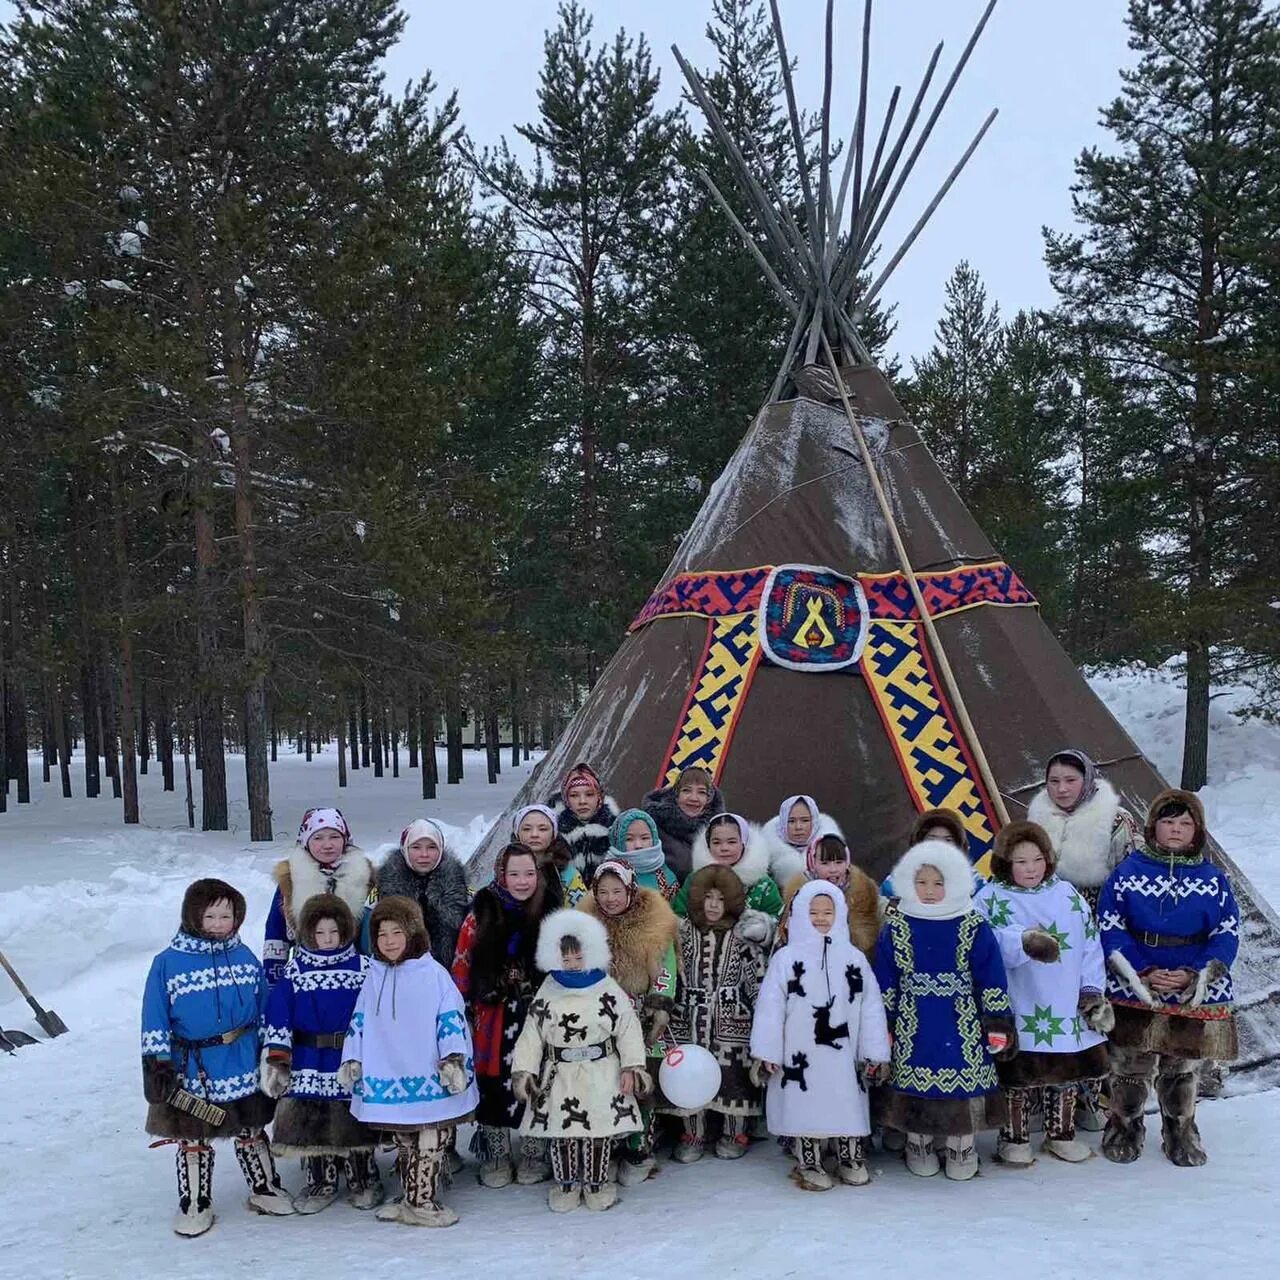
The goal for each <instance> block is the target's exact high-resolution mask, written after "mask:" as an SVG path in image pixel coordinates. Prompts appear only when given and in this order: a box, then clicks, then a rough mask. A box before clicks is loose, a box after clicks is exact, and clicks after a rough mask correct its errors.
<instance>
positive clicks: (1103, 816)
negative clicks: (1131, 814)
mask: <svg viewBox="0 0 1280 1280" xmlns="http://www.w3.org/2000/svg"><path fill="white" fill-rule="evenodd" d="M1097 783H1098V789H1097V791H1096V792H1094V794H1093V795H1092V796H1090V797H1089V799H1088V800H1086V801H1085V802H1084V804H1082V805H1080V806H1079V807H1078V808H1077V809H1074V810H1073V811H1072V812H1071V813H1066V812H1064V811H1063V810H1062V809H1059V808H1058V806H1057V805H1056V804H1054V803H1053V801H1052V800H1051V799H1049V792H1048V790H1047V789H1042V790H1040V791H1038V792H1037V793H1036V795H1035V798H1034V799H1033V800H1032V801H1031V803H1030V804H1029V805H1028V806H1027V820H1028V821H1029V822H1038V823H1039V824H1040V825H1041V826H1042V827H1043V828H1044V829H1045V830H1046V831H1047V832H1048V833H1049V843H1050V844H1051V845H1052V846H1053V851H1054V853H1055V854H1056V855H1057V858H1058V874H1059V875H1060V876H1061V877H1062V878H1063V879H1064V880H1066V881H1068V882H1069V883H1070V884H1073V885H1076V886H1077V887H1081V888H1089V889H1096V888H1098V887H1099V886H1100V885H1101V884H1102V883H1103V881H1104V880H1106V878H1107V877H1108V876H1109V875H1110V874H1111V872H1112V871H1113V870H1114V869H1115V867H1116V864H1117V862H1118V861H1119V859H1118V858H1117V857H1116V855H1115V853H1113V851H1112V848H1111V838H1112V831H1113V828H1114V826H1115V820H1116V810H1117V809H1119V808H1120V797H1119V796H1118V795H1116V790H1115V788H1114V787H1113V786H1112V785H1111V783H1109V782H1108V781H1107V780H1106V779H1105V778H1099V779H1098V780H1097ZM1120 856H1121V857H1123V851H1121V855H1120Z"/></svg>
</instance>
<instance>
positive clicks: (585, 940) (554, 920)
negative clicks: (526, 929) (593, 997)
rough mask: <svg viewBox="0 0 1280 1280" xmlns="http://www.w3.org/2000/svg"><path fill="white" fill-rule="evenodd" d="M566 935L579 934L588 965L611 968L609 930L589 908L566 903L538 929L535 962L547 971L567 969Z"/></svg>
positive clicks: (574, 935)
mask: <svg viewBox="0 0 1280 1280" xmlns="http://www.w3.org/2000/svg"><path fill="white" fill-rule="evenodd" d="M565 938H577V940H578V942H579V943H580V944H581V946H582V958H583V961H584V964H585V967H586V968H588V969H602V970H604V971H605V972H606V973H607V972H608V971H609V960H610V956H609V934H608V931H607V930H606V929H605V927H604V925H603V924H601V922H600V921H599V920H597V919H596V918H595V916H592V915H588V914H587V913H586V912H585V911H575V910H574V909H573V908H571V907H566V908H564V909H563V910H560V911H553V912H552V913H551V914H550V915H549V916H548V917H547V918H546V919H545V920H544V921H543V922H542V928H541V929H539V930H538V950H537V955H536V957H535V963H536V964H537V966H538V968H539V969H541V970H542V972H543V973H551V972H552V970H554V969H563V968H564V961H563V960H562V959H561V956H560V943H561V942H562V941H563V940H564V939H565Z"/></svg>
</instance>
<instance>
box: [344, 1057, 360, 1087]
mask: <svg viewBox="0 0 1280 1280" xmlns="http://www.w3.org/2000/svg"><path fill="white" fill-rule="evenodd" d="M363 1075H364V1071H363V1070H362V1069H361V1067H360V1064H359V1063H358V1062H357V1061H356V1060H355V1059H354V1058H349V1059H348V1060H347V1061H346V1062H344V1063H343V1064H342V1066H340V1067H339V1068H338V1083H339V1084H340V1085H341V1086H342V1087H343V1088H344V1089H345V1090H346V1091H347V1092H348V1093H350V1092H352V1091H353V1090H354V1089H355V1087H356V1084H357V1083H358V1082H359V1080H360V1077H361V1076H363Z"/></svg>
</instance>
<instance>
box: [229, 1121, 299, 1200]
mask: <svg viewBox="0 0 1280 1280" xmlns="http://www.w3.org/2000/svg"><path fill="white" fill-rule="evenodd" d="M236 1160H237V1162H238V1163H239V1165H240V1172H241V1173H242V1174H244V1180H245V1182H246V1183H247V1184H248V1186H249V1208H250V1209H252V1210H253V1211H254V1212H255V1213H266V1214H271V1215H272V1216H274V1217H278V1218H283V1217H286V1216H287V1215H288V1214H291V1213H292V1212H293V1201H292V1200H291V1199H290V1198H289V1197H288V1195H287V1194H286V1193H285V1190H284V1188H283V1187H282V1186H281V1185H280V1175H279V1174H278V1173H277V1172H276V1165H275V1161H274V1160H272V1158H271V1148H270V1146H268V1144H267V1138H266V1135H265V1134H264V1133H262V1132H261V1131H259V1132H258V1133H242V1134H240V1136H239V1137H237V1138H236Z"/></svg>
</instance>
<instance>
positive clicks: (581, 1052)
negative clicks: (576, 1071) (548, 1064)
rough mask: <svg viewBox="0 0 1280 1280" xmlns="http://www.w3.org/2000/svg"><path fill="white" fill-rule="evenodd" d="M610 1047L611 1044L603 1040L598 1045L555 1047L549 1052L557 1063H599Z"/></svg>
mask: <svg viewBox="0 0 1280 1280" xmlns="http://www.w3.org/2000/svg"><path fill="white" fill-rule="evenodd" d="M612 1047H613V1042H612V1041H609V1040H605V1041H603V1042H602V1043H600V1044H573V1045H555V1046H553V1047H552V1050H551V1052H552V1054H553V1055H554V1056H555V1060H556V1061H557V1062H599V1061H600V1059H601V1058H604V1057H606V1056H608V1053H609V1050H610V1049H611V1048H612Z"/></svg>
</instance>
